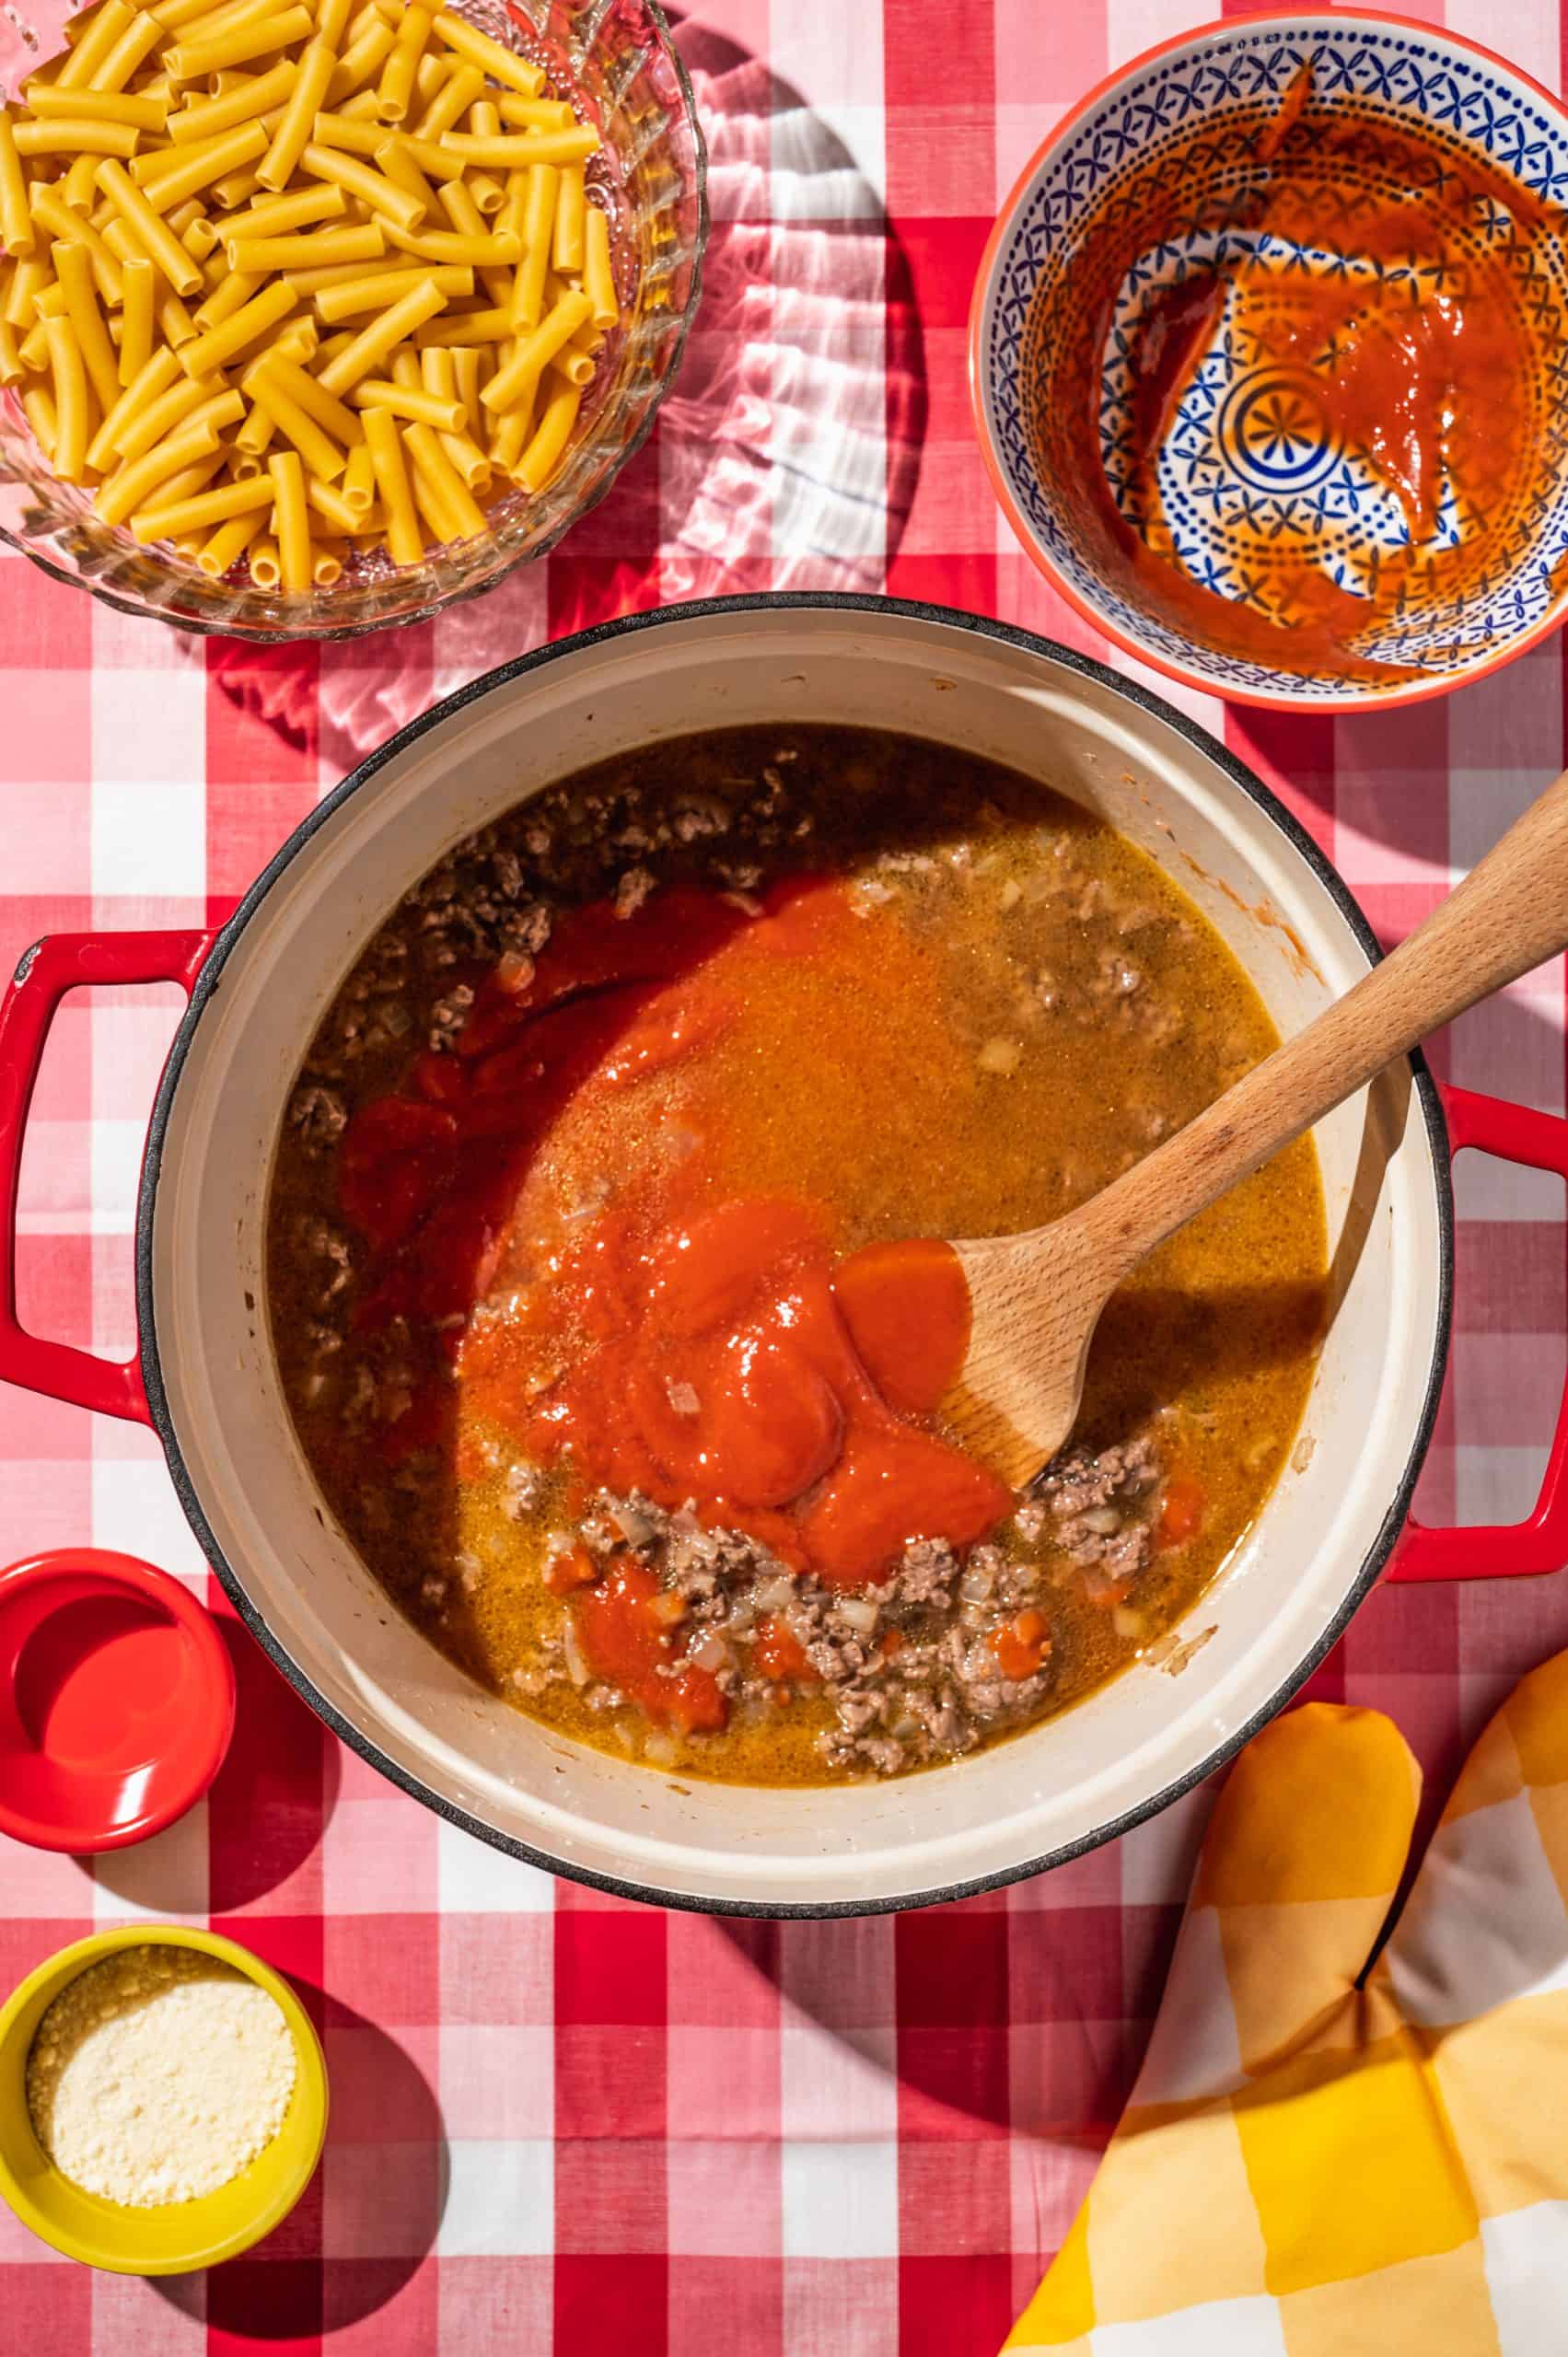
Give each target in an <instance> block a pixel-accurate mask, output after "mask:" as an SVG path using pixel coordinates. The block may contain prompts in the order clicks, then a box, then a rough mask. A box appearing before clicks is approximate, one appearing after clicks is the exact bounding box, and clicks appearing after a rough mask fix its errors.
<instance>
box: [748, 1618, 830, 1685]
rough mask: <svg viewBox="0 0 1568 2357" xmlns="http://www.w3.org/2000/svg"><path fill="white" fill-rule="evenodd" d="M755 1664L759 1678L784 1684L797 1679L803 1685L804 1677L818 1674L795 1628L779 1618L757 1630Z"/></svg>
mask: <svg viewBox="0 0 1568 2357" xmlns="http://www.w3.org/2000/svg"><path fill="white" fill-rule="evenodd" d="M751 1663H752V1666H753V1668H754V1669H755V1670H756V1671H757V1673H758V1675H759V1677H761V1678H773V1679H775V1680H777V1681H778V1682H780V1683H783V1682H784V1680H786V1679H793V1680H794V1682H795V1683H796V1685H799V1683H800V1682H801V1680H802V1679H803V1678H815V1677H816V1675H817V1673H816V1671H815V1670H814V1669H813V1668H812V1666H811V1665H810V1663H809V1662H808V1661H807V1658H806V1654H805V1650H804V1648H803V1647H802V1645H801V1643H800V1640H799V1638H798V1637H797V1636H796V1633H795V1631H794V1630H793V1629H791V1628H790V1627H788V1626H787V1624H786V1623H785V1622H784V1621H783V1620H763V1621H761V1622H760V1623H759V1625H758V1629H757V1633H756V1635H755V1637H753V1639H752V1640H751Z"/></svg>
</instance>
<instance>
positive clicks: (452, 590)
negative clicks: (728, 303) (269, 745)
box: [0, 0, 708, 640]
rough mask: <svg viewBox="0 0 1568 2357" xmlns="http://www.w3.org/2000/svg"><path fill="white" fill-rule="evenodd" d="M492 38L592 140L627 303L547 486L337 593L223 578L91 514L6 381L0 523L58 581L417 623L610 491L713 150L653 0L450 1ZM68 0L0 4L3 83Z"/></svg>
mask: <svg viewBox="0 0 1568 2357" xmlns="http://www.w3.org/2000/svg"><path fill="white" fill-rule="evenodd" d="M459 5H460V7H461V13H462V14H463V15H464V16H465V17H469V18H470V19H471V21H472V22H473V23H475V24H476V25H478V26H479V27H480V28H481V29H482V30H483V31H485V32H488V33H489V34H491V35H492V37H493V38H494V39H495V40H498V41H499V40H504V41H506V42H507V43H508V44H509V46H510V47H512V48H513V49H515V50H517V51H519V52H521V53H523V54H524V55H527V56H530V57H533V58H535V59H537V61H538V62H539V63H540V64H542V65H544V66H546V67H547V68H548V69H549V70H550V72H551V74H552V79H553V80H555V81H556V83H557V84H558V87H560V88H561V89H562V90H563V93H569V94H570V95H571V96H572V98H573V99H574V100H575V103H576V105H577V109H578V111H579V113H580V114H581V115H583V117H584V118H585V119H586V120H587V121H589V122H593V123H594V125H595V126H596V128H597V129H598V133H599V134H600V137H601V139H602V141H603V143H604V144H603V147H602V149H601V152H600V154H599V155H598V157H595V158H594V159H593V161H592V162H591V163H590V165H589V167H588V182H589V187H590V190H591V191H592V192H593V194H594V196H595V198H596V200H597V201H598V203H601V204H603V205H604V206H605V208H606V210H607V211H608V212H609V214H610V223H611V236H612V238H613V240H614V249H615V253H616V259H617V266H618V273H619V275H620V277H621V291H622V296H623V297H624V296H625V295H626V294H628V293H629V292H630V290H631V288H632V286H633V284H635V287H636V300H635V304H634V306H633V308H632V310H631V313H630V316H629V317H628V318H627V319H625V321H624V323H623V324H622V326H621V327H620V328H618V329H617V330H615V331H614V332H613V333H612V334H611V335H610V337H608V338H607V339H606V342H605V344H604V346H603V349H602V354H601V357H600V362H599V371H598V377H597V378H596V379H595V381H594V382H593V384H591V385H590V386H589V387H588V389H587V393H586V394H585V396H584V405H583V417H582V423H581V424H579V426H578V429H577V433H576V436H575V442H574V444H573V447H571V448H570V450H569V451H568V454H567V458H566V460H565V463H564V465H563V467H562V469H561V470H560V472H559V473H558V474H557V475H556V476H555V478H554V480H553V481H552V482H551V483H549V484H548V485H547V487H546V489H545V490H544V491H543V493H541V494H540V496H539V497H538V498H533V497H531V496H529V495H528V493H524V492H522V491H518V492H516V493H511V494H510V495H509V496H508V497H506V498H505V499H503V500H500V501H498V502H497V503H495V505H493V506H492V507H491V508H490V509H489V511H488V513H489V517H490V519H491V524H492V528H491V529H490V530H489V531H488V532H486V533H485V534H484V535H483V537H482V538H481V539H476V540H469V541H464V542H461V543H459V544H458V545H456V546H453V547H450V548H438V549H431V550H429V551H427V552H426V553H425V556H424V560H423V562H422V563H419V564H410V565H394V564H393V563H391V561H390V559H389V557H387V556H386V555H385V553H384V552H380V553H377V555H375V556H371V557H364V558H357V557H356V558H354V559H352V560H351V561H350V563H349V564H347V565H346V566H345V567H344V571H343V578H342V580H341V581H339V582H338V583H337V584H336V585H335V586H333V587H331V588H330V589H316V590H313V591H311V592H310V594H309V595H308V596H299V595H293V596H290V595H288V594H286V593H285V592H284V591H282V590H277V589H273V590H264V589H259V588H257V587H256V586H254V585H253V584H252V582H251V581H250V575H249V573H248V572H247V570H246V567H245V564H244V563H243V561H241V562H240V563H239V564H238V565H237V566H236V567H235V568H234V570H233V571H232V572H231V573H229V574H227V575H226V576H225V577H224V578H223V579H222V580H221V581H209V580H208V579H206V577H205V576H204V575H203V574H202V573H201V572H200V571H199V570H198V569H197V567H196V565H195V564H194V563H186V562H184V561H183V560H181V559H180V558H179V557H177V556H175V555H174V553H173V552H172V551H170V550H168V549H157V548H151V549H148V548H142V547H140V546H138V544H137V543H136V541H135V540H133V539H132V537H131V534H130V533H129V531H126V530H124V529H116V528H111V527H110V526H108V525H106V524H104V523H102V522H101V521H100V520H99V517H96V516H95V515H94V514H93V513H92V510H91V508H90V507H89V506H88V505H87V498H86V496H85V495H84V493H81V492H80V491H78V490H76V489H75V487H74V486H73V485H72V484H70V483H64V482H59V481H57V479H56V478H55V477H54V475H53V474H52V473H51V471H50V469H49V465H48V462H47V461H46V460H45V459H44V458H43V456H42V454H41V451H40V450H39V447H38V445H37V444H36V442H35V441H34V440H33V437H32V435H31V432H30V430H29V426H28V423H27V420H26V418H25V416H24V415H23V413H22V410H21V407H20V404H19V403H18V402H17V400H16V398H15V396H14V395H13V394H12V393H9V392H6V393H5V394H0V536H3V537H4V538H5V539H6V540H8V541H9V542H10V543H11V545H12V547H13V548H18V549H20V550H21V552H22V553H23V555H24V556H29V557H31V558H32V560H33V562H34V563H35V564H38V565H41V567H42V569H43V570H44V572H45V573H48V574H51V575H53V577H54V579H55V580H57V581H70V582H75V583H76V584H78V585H79V586H81V587H82V588H85V589H90V590H91V591H92V593H93V595H94V597H97V598H102V599H103V600H104V601H105V603H106V604H108V605H110V606H118V607H120V608H121V609H122V611H124V612H126V613H133V614H156V615H157V616H158V617H159V618H160V619H161V620H163V621H168V622H172V623H174V624H175V625H176V627H178V628H179V629H180V630H195V631H221V632H224V633H227V634H228V635H230V636H232V637H236V638H249V639H257V640H282V639H295V638H325V639H331V638H354V637H356V636H358V635H359V634H360V633H362V632H365V631H372V630H383V629H385V628H387V627H388V626H389V624H394V623H401V622H412V621H423V620H424V618H425V617H426V616H427V615H430V614H433V613H435V612H436V611H437V610H438V609H439V608H441V607H443V606H448V605H451V604H453V603H454V602H455V601H456V600H457V599H459V598H472V597H475V596H477V595H478V594H479V592H480V591H481V590H484V589H488V588H491V587H492V586H494V583H495V582H497V581H499V580H500V578H501V577H502V575H504V574H506V573H510V572H511V571H512V569H513V567H514V566H515V565H518V564H524V563H528V560H529V559H530V558H533V557H539V556H543V555H545V554H546V553H547V552H549V551H550V550H551V549H552V548H553V547H554V545H555V543H556V542H557V540H560V538H561V536H562V534H563V532H565V531H566V530H568V529H569V528H570V527H571V526H572V525H573V524H574V523H575V521H576V520H577V518H578V517H579V516H583V515H586V514H587V511H588V509H589V508H590V507H593V506H595V505H597V504H598V501H599V500H601V499H602V498H603V497H604V494H605V493H606V492H607V491H608V490H609V489H610V484H611V483H612V482H614V480H615V478H616V476H617V475H618V474H619V473H620V471H621V468H622V467H623V466H624V465H625V464H626V461H627V460H628V459H630V458H631V457H633V454H634V453H635V452H636V451H637V450H638V449H640V448H641V447H642V445H643V443H644V442H645V440H646V438H647V435H648V433H649V430H650V428H651V427H652V425H653V422H654V414H655V412H656V410H657V408H658V405H659V403H660V401H662V400H663V398H664V396H665V393H666V392H667V391H668V388H669V385H670V382H671V380H672V378H673V377H674V375H675V372H676V370H677V368H678V367H679V363H680V355H681V353H682V350H683V349H684V346H685V343H686V336H687V331H688V330H689V328H690V326H691V319H692V315H693V313H694V312H695V310H696V308H697V301H698V296H699V294H700V291H701V284H702V265H703V247H704V246H705V244H706V242H707V234H708V206H707V195H706V178H707V156H706V150H705V148H704V145H703V134H702V129H701V126H700V124H699V123H698V121H697V116H696V110H695V108H694V106H693V103H692V99H691V83H690V81H689V80H688V78H687V74H686V69H685V67H684V66H683V65H682V64H681V63H680V60H679V57H678V56H677V54H676V52H675V50H674V47H673V46H672V44H671V41H670V38H669V29H668V25H667V23H666V21H665V17H664V13H663V10H662V9H661V8H660V7H659V6H658V5H657V0H459ZM69 14H70V8H69V5H68V0H41V5H40V0H33V6H31V7H30V8H29V16H31V17H32V18H33V19H34V21H33V23H31V24H28V23H25V22H23V20H22V19H21V18H20V17H19V16H18V14H17V11H16V10H15V9H12V8H6V10H5V11H4V12H3V15H0V86H3V87H0V95H9V96H13V97H14V96H15V94H16V91H17V88H18V87H19V85H20V82H21V80H22V79H23V78H24V77H25V76H26V75H28V74H30V73H31V72H32V71H33V70H34V68H35V67H36V66H37V65H38V64H40V63H41V60H42V59H43V58H46V57H52V56H53V55H55V54H56V53H57V52H58V51H59V50H60V49H61V48H62V47H63V46H64V36H63V33H62V27H63V26H64V21H65V18H66V17H67V16H68V15H69Z"/></svg>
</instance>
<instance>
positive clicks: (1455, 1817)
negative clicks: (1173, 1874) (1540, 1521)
mask: <svg viewBox="0 0 1568 2357" xmlns="http://www.w3.org/2000/svg"><path fill="white" fill-rule="evenodd" d="M1418 1782H1419V1779H1418V1775H1417V1771H1416V1769H1415V1763H1414V1760H1413V1759H1412V1758H1411V1753H1410V1751H1409V1750H1408V1748H1407V1747H1406V1746H1405V1744H1404V1742H1403V1740H1402V1738H1401V1737H1400V1735H1399V1734H1398V1733H1397V1732H1396V1730H1395V1728H1394V1727H1393V1726H1392V1724H1390V1722H1389V1721H1388V1719H1386V1718H1384V1717H1382V1716H1381V1715H1380V1714H1379V1713H1376V1712H1372V1711H1356V1710H1346V1709H1341V1708H1337V1707H1334V1706H1332V1705H1329V1704H1323V1703H1314V1704H1310V1705H1308V1706H1307V1708H1306V1709H1304V1710H1300V1711H1296V1712H1293V1713H1291V1714H1290V1715H1289V1716H1288V1717H1286V1718H1283V1719H1281V1720H1278V1721H1276V1723H1275V1724H1274V1725H1272V1727H1269V1728H1267V1729H1266V1730H1265V1731H1264V1733H1263V1734H1262V1735H1260V1736H1259V1737H1258V1739H1257V1741H1256V1742H1255V1743H1254V1744H1252V1745H1251V1746H1250V1747H1249V1749H1248V1750H1247V1751H1246V1752H1245V1753H1244V1754H1243V1756H1242V1758H1241V1759H1240V1760H1238V1761H1237V1766H1236V1768H1235V1769H1234V1770H1233V1771H1232V1773H1231V1776H1230V1778H1229V1780H1228V1782H1226V1784H1225V1789H1224V1791H1223V1793H1222V1794H1221V1796H1220V1800H1219V1802H1218V1805H1216V1808H1215V1811H1214V1819H1213V1821H1212V1823H1211V1825H1210V1828H1209V1832H1208V1837H1207V1839H1206V1840H1205V1842H1204V1845H1203V1852H1202V1858H1201V1860H1200V1862H1199V1866H1198V1875H1197V1880H1196V1882H1195V1884H1194V1887H1193V1890H1192V1896H1191V1900H1190V1902H1189V1905H1188V1910H1187V1913H1186V1916H1185V1919H1184V1921H1183V1923H1182V1927H1181V1933H1180V1936H1179V1940H1178V1943H1177V1949H1176V1955H1175V1958H1174V1960H1173V1963H1172V1966H1171V1972H1170V1980H1169V1984H1168V1986H1167V1991H1166V1995H1165V2001H1164V2003H1163V2005H1162V2007H1161V2010H1160V2014H1159V2018H1158V2020H1157V2022H1156V2026H1155V2033H1154V2037H1153V2038H1152V2040H1151V2043H1150V2046H1149V2050H1148V2055H1147V2058H1146V2060H1145V2062H1144V2069H1143V2073H1142V2074H1141V2076H1140V2078H1139V2080H1138V2084H1137V2085H1136V2087H1135V2088H1134V2090H1133V2094H1132V2102H1131V2103H1130V2104H1129V2106H1128V2108H1127V2113H1126V2116H1125V2118H1124V2119H1123V2120H1122V2122H1121V2127H1120V2128H1119V2129H1118V2131H1117V2133H1116V2135H1115V2137H1114V2139H1113V2140H1112V2142H1111V2144H1110V2146H1109V2150H1108V2152H1107V2154H1106V2156H1105V2160H1104V2163H1103V2165H1102V2166H1101V2168H1100V2171H1099V2174H1098V2177H1096V2179H1095V2182H1094V2185H1093V2186H1092V2188H1091V2189H1090V2192H1089V2197H1088V2200H1087V2201H1086V2203H1085V2205H1084V2208H1083V2210H1082V2212H1080V2214H1079V2217H1078V2219H1077V2222H1076V2223H1075V2225H1074V2228H1073V2231H1072V2233H1071V2235H1069V2237H1068V2239H1067V2242H1066V2243H1065V2245H1064V2246H1063V2248H1062V2250H1061V2251H1060V2252H1059V2253H1058V2255H1057V2258H1056V2260H1055V2263H1054V2265H1053V2266H1052V2267H1051V2271H1050V2273H1049V2274H1048V2275H1047V2277H1046V2279H1045V2282H1043V2283H1042V2284H1041V2286H1040V2291H1039V2292H1038V2293H1037V2294H1036V2295H1035V2298H1034V2300H1033V2302H1032V2303H1031V2304H1030V2306H1029V2307H1028V2311H1027V2312H1026V2314H1025V2315H1024V2316H1023V2317H1022V2318H1021V2320H1020V2321H1019V2323H1018V2325H1017V2326H1016V2328H1015V2330H1014V2332H1013V2335H1012V2337H1011V2339H1010V2340H1009V2341H1008V2344H1007V2345H1008V2348H1009V2349H1011V2350H1035V2349H1052V2350H1071V2351H1080V2352H1082V2357H1265V2353H1266V2357H1352V2352H1360V2351H1368V2352H1371V2351H1376V2357H1553V2353H1554V2352H1556V2351H1562V2350H1565V2349H1568V2308H1565V2306H1564V2303H1563V2300H1562V2294H1561V2288H1560V2287H1561V2285H1562V2281H1563V2279H1564V2273H1565V2271H1568V2132H1565V2131H1564V2129H1563V2124H1562V2123H1563V2121H1564V2119H1568V1903H1565V1902H1568V1655H1558V1656H1557V1658H1556V1659H1555V1660H1553V1661H1551V1662H1548V1663H1547V1664H1546V1666H1544V1667H1543V1668H1541V1669H1538V1670H1536V1671H1535V1672H1534V1673H1533V1674H1532V1675H1531V1676H1530V1677H1528V1678H1526V1679H1525V1680H1524V1681H1523V1683H1522V1684H1521V1685H1520V1686H1519V1687H1518V1688H1517V1689H1516V1691H1515V1693H1514V1694H1513V1696H1512V1697H1511V1698H1510V1700H1509V1701H1508V1702H1507V1703H1506V1704H1505V1705H1504V1708H1503V1709H1502V1710H1501V1711H1500V1712H1499V1713H1498V1714H1497V1716H1496V1717H1495V1718H1494V1719H1493V1722H1492V1724H1491V1725H1490V1726H1489V1727H1488V1728H1487V1729H1486V1732H1485V1733H1484V1734H1483V1735H1482V1736H1481V1740H1480V1742H1479V1743H1478V1744H1477V1746H1476V1747H1475V1750H1474V1751H1473V1752H1472V1754H1471V1756H1470V1759H1469V1763H1468V1764H1467V1766H1466V1768H1465V1771H1464V1773H1463V1775H1462V1776H1461V1777H1460V1779H1459V1782H1458V1786H1457V1787H1456V1789H1455V1792H1454V1795H1453V1798H1452V1799H1451V1801H1450V1802H1449V1804H1448V1806H1447V1809H1446V1812H1445V1814H1444V1817H1443V1820H1442V1823H1441V1825H1440V1826H1439V1828H1438V1830H1437V1832H1436V1834H1435V1835H1434V1839H1433V1841H1432V1846H1431V1849H1430V1851H1429V1852H1428V1854H1427V1856H1426V1859H1425V1861H1424V1862H1423V1866H1422V1869H1421V1873H1420V1875H1419V1876H1418V1877H1417V1880H1416V1883H1415V1887H1414V1889H1413V1891H1412V1892H1411V1898H1410V1901H1409V1903H1408V1905H1407V1906H1406V1907H1405V1909H1404V1910H1403V1912H1402V1914H1401V1917H1400V1922H1399V1923H1398V1924H1397V1926H1396V1927H1395V1930H1394V1932H1393V1933H1392V1935H1391V1937H1390V1938H1389V1940H1388V1945H1387V1946H1386V1948H1385V1949H1384V1951H1383V1953H1382V1955H1381V1956H1379V1958H1378V1960H1377V1962H1376V1965H1375V1966H1374V1968H1372V1970H1371V1971H1370V1972H1367V1971H1366V1970H1365V1967H1366V1959H1367V1957H1368V1956H1370V1955H1371V1953H1372V1951H1373V1948H1374V1946H1375V1945H1376V1941H1377V1937H1378V1934H1379V1932H1380V1931H1381V1928H1382V1925H1383V1923H1384V1922H1385V1920H1386V1918H1387V1914H1388V1907H1389V1904H1390V1902H1391V1900H1392V1898H1393V1894H1394V1892H1395V1890H1396V1888H1397V1887H1398V1885H1399V1882H1400V1875H1401V1872H1402V1869H1403V1866H1404V1862H1405V1856H1406V1852H1407V1849H1408V1846H1409V1841H1410V1836H1411V1826H1412V1824H1413V1821H1414V1814H1415V1805H1416V1799H1417V1793H1418Z"/></svg>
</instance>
